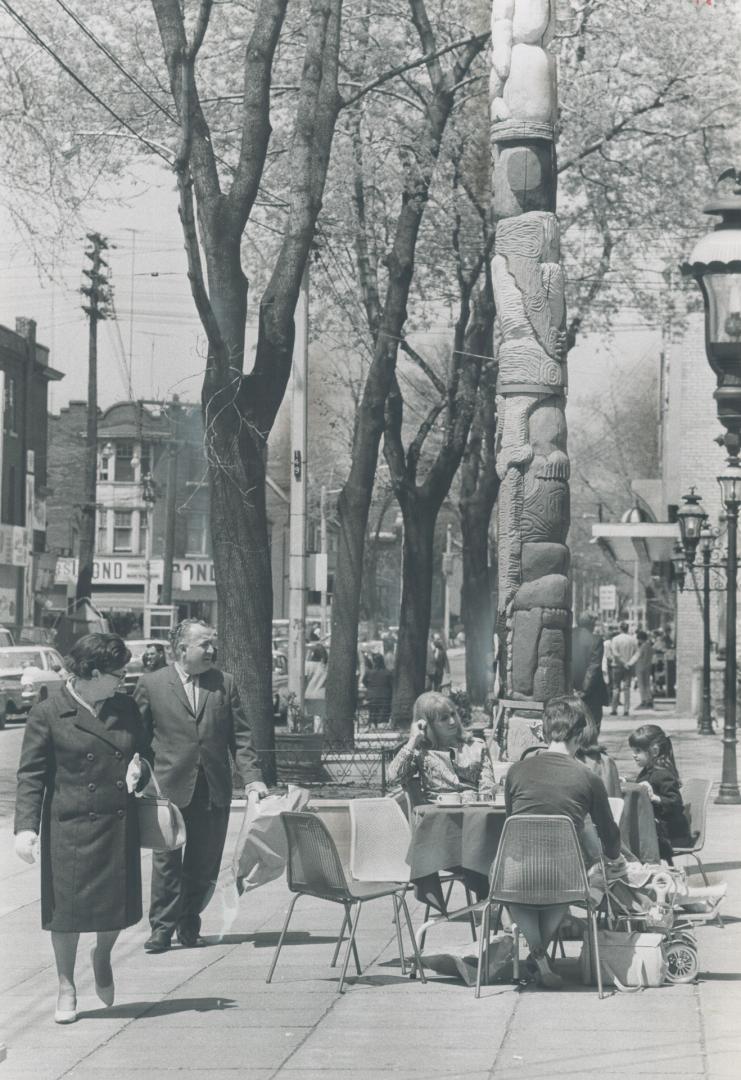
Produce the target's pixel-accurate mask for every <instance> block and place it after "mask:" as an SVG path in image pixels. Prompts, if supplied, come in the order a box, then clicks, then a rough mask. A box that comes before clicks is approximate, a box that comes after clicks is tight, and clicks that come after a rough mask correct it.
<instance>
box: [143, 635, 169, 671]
mask: <svg viewBox="0 0 741 1080" xmlns="http://www.w3.org/2000/svg"><path fill="white" fill-rule="evenodd" d="M163 667H167V656H166V655H165V646H164V645H160V643H159V642H158V641H150V643H149V644H148V645H147V647H146V649H145V650H144V653H143V654H142V668H143V669H144V671H159V669H160V668H163Z"/></svg>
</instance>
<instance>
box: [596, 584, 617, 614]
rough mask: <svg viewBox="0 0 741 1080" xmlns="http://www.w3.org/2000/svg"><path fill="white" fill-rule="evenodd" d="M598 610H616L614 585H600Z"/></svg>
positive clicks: (615, 589)
mask: <svg viewBox="0 0 741 1080" xmlns="http://www.w3.org/2000/svg"><path fill="white" fill-rule="evenodd" d="M599 609H600V611H617V588H616V587H615V586H614V585H600V587H599Z"/></svg>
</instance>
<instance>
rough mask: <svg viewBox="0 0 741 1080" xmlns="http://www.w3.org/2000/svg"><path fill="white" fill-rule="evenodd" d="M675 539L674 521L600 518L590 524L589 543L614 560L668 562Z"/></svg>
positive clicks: (675, 525) (678, 537)
mask: <svg viewBox="0 0 741 1080" xmlns="http://www.w3.org/2000/svg"><path fill="white" fill-rule="evenodd" d="M679 539H680V536H679V525H678V524H677V523H676V522H669V521H629V522H620V523H617V522H604V521H600V522H598V523H597V524H595V525H593V526H592V543H593V544H599V546H600V547H601V548H603V549H604V551H605V552H606V553H607V554H608V555H609V556H610V558H612V559H614V560H615V561H616V562H635V561H636V559H637V560H638V561H639V562H643V563H659V562H669V560H670V559H671V557H672V548H673V547H674V545H675V543H676V542H677V541H678V540H679Z"/></svg>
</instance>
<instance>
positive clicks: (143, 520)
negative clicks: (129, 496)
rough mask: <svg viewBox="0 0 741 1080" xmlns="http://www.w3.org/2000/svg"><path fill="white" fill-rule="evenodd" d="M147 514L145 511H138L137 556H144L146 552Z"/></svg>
mask: <svg viewBox="0 0 741 1080" xmlns="http://www.w3.org/2000/svg"><path fill="white" fill-rule="evenodd" d="M148 523H149V514H148V513H147V511H146V510H140V511H139V554H140V555H144V554H146V551H147V526H148Z"/></svg>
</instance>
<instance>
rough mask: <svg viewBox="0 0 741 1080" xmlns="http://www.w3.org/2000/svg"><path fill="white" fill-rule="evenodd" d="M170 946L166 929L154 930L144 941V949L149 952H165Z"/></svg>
mask: <svg viewBox="0 0 741 1080" xmlns="http://www.w3.org/2000/svg"><path fill="white" fill-rule="evenodd" d="M169 948H170V934H168V932H167V930H155V931H153V933H152V936H151V937H150V938H147V940H146V941H145V942H144V951H145V952H151V953H159V952H167V950H168V949H169Z"/></svg>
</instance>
